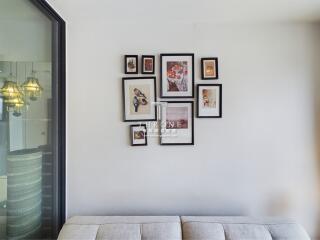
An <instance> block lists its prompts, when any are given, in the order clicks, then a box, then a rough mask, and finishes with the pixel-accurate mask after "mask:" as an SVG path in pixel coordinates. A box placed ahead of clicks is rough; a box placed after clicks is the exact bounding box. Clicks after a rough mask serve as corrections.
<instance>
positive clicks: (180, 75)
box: [160, 53, 194, 98]
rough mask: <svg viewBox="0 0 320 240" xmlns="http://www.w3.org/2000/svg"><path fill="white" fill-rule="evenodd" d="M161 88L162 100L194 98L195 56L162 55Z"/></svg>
mask: <svg viewBox="0 0 320 240" xmlns="http://www.w3.org/2000/svg"><path fill="white" fill-rule="evenodd" d="M160 88H161V89H160V92H161V97H162V98H193V97H194V54H192V53H190V54H189V53H181V54H161V55H160Z"/></svg>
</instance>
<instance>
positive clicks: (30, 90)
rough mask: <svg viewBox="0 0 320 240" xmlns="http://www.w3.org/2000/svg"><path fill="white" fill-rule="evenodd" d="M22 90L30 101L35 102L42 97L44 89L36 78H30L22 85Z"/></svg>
mask: <svg viewBox="0 0 320 240" xmlns="http://www.w3.org/2000/svg"><path fill="white" fill-rule="evenodd" d="M22 89H23V90H24V92H25V93H26V95H27V96H29V97H30V100H32V101H35V100H37V98H38V97H40V95H41V92H42V91H43V88H42V87H41V85H40V83H39V80H38V79H37V78H34V77H28V78H27V80H26V81H25V82H24V83H23V84H22Z"/></svg>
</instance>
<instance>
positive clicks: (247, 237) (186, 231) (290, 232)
mask: <svg viewBox="0 0 320 240" xmlns="http://www.w3.org/2000/svg"><path fill="white" fill-rule="evenodd" d="M181 222H182V231H183V236H184V239H188V240H209V239H210V240H211V239H212V240H310V238H309V237H308V235H307V233H306V232H305V231H304V230H303V228H302V227H301V226H299V225H298V224H296V223H294V222H292V221H290V220H285V219H275V218H263V219H258V218H246V217H181Z"/></svg>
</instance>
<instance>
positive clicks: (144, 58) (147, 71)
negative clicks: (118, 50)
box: [141, 55, 155, 75]
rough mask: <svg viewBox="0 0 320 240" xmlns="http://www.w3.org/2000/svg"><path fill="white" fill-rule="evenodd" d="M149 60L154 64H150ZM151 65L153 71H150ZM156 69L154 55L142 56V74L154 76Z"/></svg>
mask: <svg viewBox="0 0 320 240" xmlns="http://www.w3.org/2000/svg"><path fill="white" fill-rule="evenodd" d="M147 60H149V61H150V60H151V62H152V63H148V62H147ZM147 64H148V65H147ZM150 64H151V68H152V69H151V70H150V69H148V67H150ZM154 69H155V56H154V55H142V56H141V74H151V75H152V74H154Z"/></svg>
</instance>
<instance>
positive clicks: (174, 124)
mask: <svg viewBox="0 0 320 240" xmlns="http://www.w3.org/2000/svg"><path fill="white" fill-rule="evenodd" d="M162 103H165V104H167V107H166V109H162V110H161V121H162V122H161V124H160V127H161V128H160V133H161V134H160V145H163V146H179V145H194V102H193V101H165V102H162ZM169 105H171V107H173V108H175V109H173V110H172V113H173V115H176V116H173V118H172V119H171V120H168V119H167V116H168V112H167V109H168V106H169ZM186 106H188V107H189V108H188V113H187V115H188V116H187V119H188V120H187V123H186V121H183V122H182V119H177V118H178V117H179V115H180V117H181V116H183V115H185V114H184V113H183V111H180V110H179V108H180V109H181V108H185V107H186ZM178 114H179V115H178ZM183 117H185V116H183ZM169 124H170V125H171V126H170V127H168V125H169ZM178 124H179V125H180V127H178ZM185 124H187V129H188V130H187V131H188V134H189V137H188V139H189V140H188V141H183V138H181V136H184V135H185V133H187V132H186V130H185V129H186V128H185V126H183V125H185ZM174 128H175V129H177V130H176V131H173V130H174ZM168 133H169V134H171V133H172V134H174V135H172V134H171V136H169V135H167V134H168ZM175 135H176V136H178V137H176V138H175ZM173 138H175V140H172V139H173Z"/></svg>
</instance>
